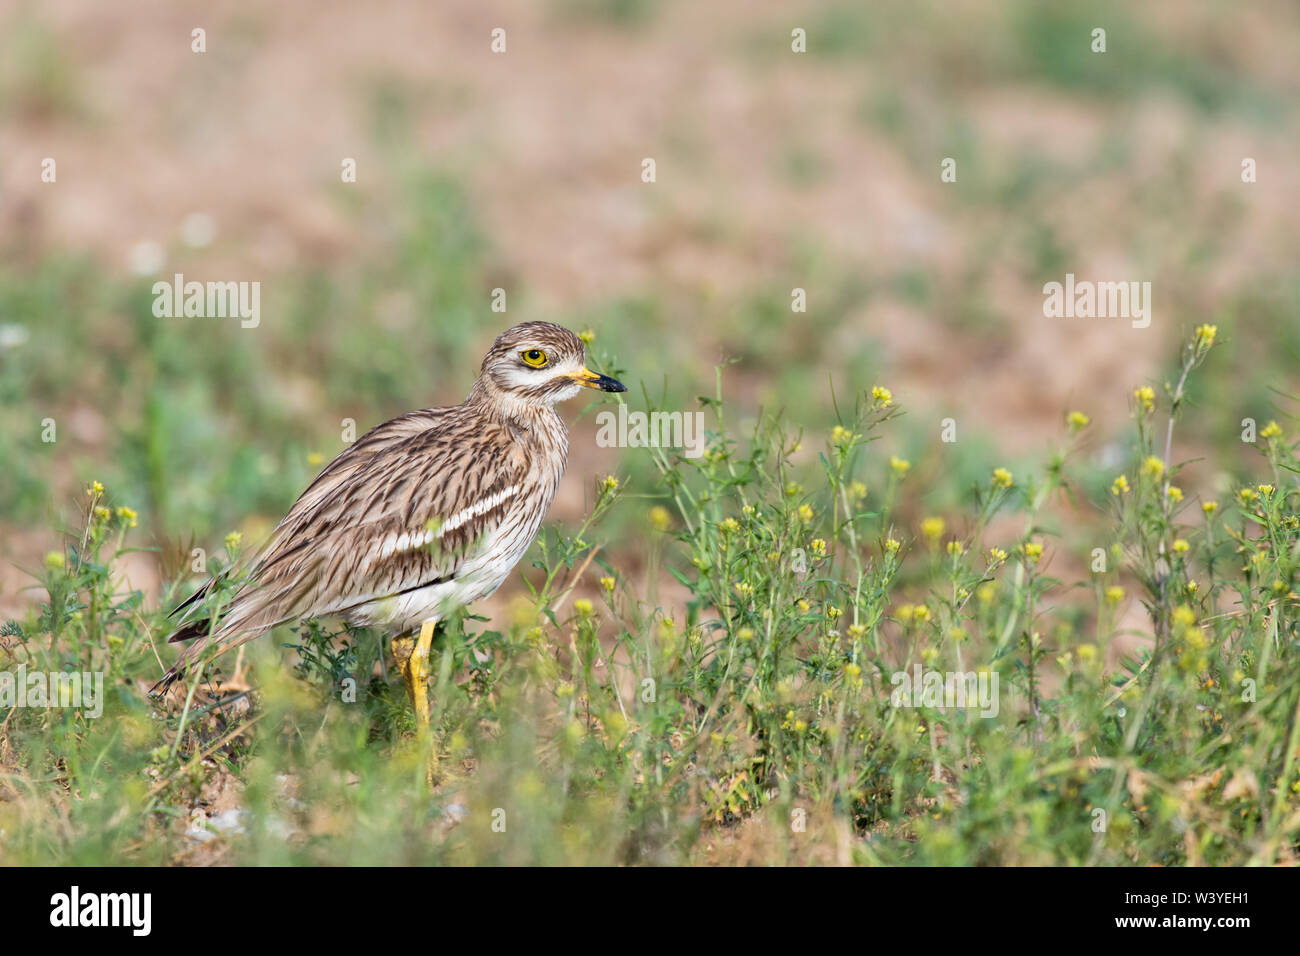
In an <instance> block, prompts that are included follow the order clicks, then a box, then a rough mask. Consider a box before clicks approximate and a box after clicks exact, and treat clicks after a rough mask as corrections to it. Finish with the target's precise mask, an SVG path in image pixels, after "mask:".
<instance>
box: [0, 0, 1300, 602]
mask: <svg viewBox="0 0 1300 956" xmlns="http://www.w3.org/2000/svg"><path fill="white" fill-rule="evenodd" d="M1097 27H1101V28H1104V29H1105V30H1106V44H1107V49H1106V52H1105V53H1104V54H1103V53H1094V52H1092V50H1091V46H1092V42H1093V41H1092V31H1093V29H1094V28H1097ZM196 28H201V29H202V30H204V31H205V37H204V39H205V44H206V51H205V52H202V53H196V52H193V51H192V43H193V42H194V41H193V38H192V31H193V30H195V29H196ZM495 28H501V29H504V30H505V40H506V52H504V53H494V52H492V49H491V39H492V36H491V34H492V31H493V30H494V29H495ZM796 28H799V29H802V30H804V31H806V37H807V40H806V43H807V52H806V53H795V52H793V51H792V49H791V43H792V30H795V29H796ZM1298 94H1300V9H1298V8H1297V7H1296V5H1295V4H1291V3H1283V2H1259V3H1253V4H1249V5H1242V4H1237V3H1232V2H1228V0H1147V2H1144V3H1142V4H1140V5H1137V4H1129V3H1119V2H1114V3H1111V2H1099V3H1089V4H1087V5H1086V6H1085V5H1082V4H1070V3H1043V2H1030V0H1012V2H1007V3H989V2H962V0H944V2H936V0H915V2H908V3H866V2H861V0H858V2H853V0H840V2H818V3H811V2H805V3H777V2H756V0H746V2H743V3H742V2H731V0H715V2H711V3H707V4H706V3H689V2H685V0H664V2H654V0H534V2H528V3H525V2H514V3H507V2H472V3H471V2H456V3H452V2H446V3H438V4H425V3H418V2H388V0H372V2H369V3H365V4H357V3H344V2H321V0H312V2H306V0H281V2H278V3H275V4H266V5H261V4H247V3H244V4H240V3H231V2H202V3H200V2H189V0H169V2H165V3H164V2H160V0H159V2H139V3H132V4H126V5H119V4H102V3H94V2H88V0H43V2H40V3H35V2H23V0H0V617H3V616H5V615H17V614H19V613H21V612H22V611H23V609H24V608H25V607H27V606H29V605H30V603H31V602H32V601H33V600H35V599H36V597H37V594H36V593H34V592H32V591H30V590H27V591H24V590H23V589H24V588H27V587H29V586H30V584H31V579H30V577H29V576H28V575H27V574H26V573H25V569H31V568H34V567H38V566H39V565H40V562H41V559H42V556H43V555H44V554H45V553H46V552H48V551H50V550H51V549H52V548H54V549H57V548H58V547H59V531H60V530H62V529H68V528H72V527H75V526H76V525H77V522H78V521H79V514H78V512H79V508H80V507H81V506H82V504H83V500H82V491H83V489H84V487H85V486H86V484H87V483H88V482H90V481H92V480H101V481H103V482H104V483H105V484H106V485H107V486H108V487H109V490H110V495H111V502H110V503H111V504H113V505H129V506H131V507H134V508H135V509H136V510H137V511H138V512H139V514H140V526H141V527H140V532H139V534H140V535H141V536H142V542H141V543H149V544H154V545H157V546H158V547H159V549H160V550H159V552H157V553H155V552H142V553H140V554H138V555H135V556H134V558H133V559H132V561H131V562H130V563H129V565H128V566H129V568H130V574H131V575H132V578H133V580H132V581H131V583H132V584H133V585H134V586H137V587H142V588H145V589H146V591H147V593H150V594H151V595H152V594H154V593H156V588H157V585H158V583H159V581H160V580H161V578H162V577H164V576H169V575H172V574H174V573H175V572H176V569H177V568H179V567H181V566H182V563H183V561H184V560H185V559H186V556H187V555H188V553H189V547H190V546H200V547H205V548H207V549H208V550H210V551H215V550H217V549H219V548H220V546H221V541H222V540H223V538H224V536H225V535H226V533H227V532H229V531H231V530H235V529H238V530H241V531H243V532H244V533H245V536H246V539H251V540H257V539H259V538H260V537H261V536H262V535H264V534H265V533H266V532H267V531H268V530H269V528H270V527H271V526H272V524H273V523H274V522H275V521H276V520H277V519H278V518H279V516H280V515H281V514H283V512H284V510H285V509H286V508H287V507H288V505H289V504H290V503H291V502H292V500H293V499H294V497H295V496H296V495H297V493H298V492H299V491H300V490H301V489H302V488H303V487H304V486H305V485H306V483H307V482H308V481H309V480H310V478H311V476H312V475H314V474H315V473H316V472H317V471H318V470H319V469H320V467H321V465H322V464H323V463H324V462H325V461H327V460H328V459H330V458H332V457H333V456H334V455H336V454H337V453H338V452H339V451H341V450H342V448H343V441H342V437H341V436H342V422H343V420H344V419H349V418H350V419H354V420H355V421H356V423H357V431H358V434H359V433H360V432H362V431H364V430H365V429H367V428H369V427H371V426H372V425H374V424H376V423H378V422H380V421H382V420H384V419H386V418H388V417H391V416H393V415H395V414H398V413H400V412H403V411H406V410H409V409H411V408H415V407H422V406H428V405H435V404H446V403H452V402H456V401H459V400H461V398H463V396H464V394H465V393H466V391H467V389H468V388H469V385H470V383H471V381H472V379H473V377H474V374H475V373H476V371H477V367H478V363H479V361H480V358H481V355H482V352H483V350H484V349H485V347H486V346H487V344H488V343H489V342H490V341H491V339H492V338H493V337H494V336H495V335H496V334H497V333H498V332H499V331H500V330H501V329H502V328H504V327H506V326H508V325H512V324H515V323H517V322H522V321H527V320H534V319H547V320H552V321H556V322H560V323H563V324H565V325H567V326H569V327H570V328H573V329H574V330H575V331H584V330H590V331H591V332H593V333H594V336H595V337H594V341H593V344H592V346H591V350H592V352H593V354H594V355H596V356H598V357H601V358H602V359H604V360H606V361H608V362H610V363H611V366H610V367H611V368H613V369H617V370H618V371H619V373H620V374H621V375H622V377H623V378H624V380H625V381H627V382H628V384H629V385H630V386H631V388H632V392H631V395H630V398H631V400H632V404H633V406H634V407H644V403H645V402H646V401H647V397H648V398H649V399H650V400H653V401H654V402H656V403H660V404H662V405H664V406H667V407H671V408H682V409H693V408H696V407H698V406H697V405H696V397H697V396H699V395H707V394H712V392H713V389H714V368H715V366H717V365H718V364H719V363H723V362H728V361H733V360H734V364H730V365H728V366H727V369H726V371H725V373H724V377H723V393H724V396H725V397H726V398H727V399H728V400H729V401H730V402H732V403H734V404H733V408H732V411H731V413H730V414H731V415H732V420H733V421H735V422H736V423H737V424H738V425H741V426H743V424H744V422H745V420H746V416H747V415H748V416H752V415H753V414H754V412H755V410H756V409H758V408H759V407H767V408H783V409H785V418H786V421H787V422H789V423H791V424H792V425H793V426H794V427H796V428H799V427H802V428H806V429H808V430H809V431H810V432H814V433H816V434H818V435H821V434H822V433H824V432H825V431H828V430H829V428H830V427H831V426H832V425H833V424H834V423H835V421H836V419H835V411H834V408H835V401H837V400H838V401H839V403H840V404H841V407H843V405H844V404H846V403H847V405H848V406H849V407H851V405H852V400H853V396H854V394H855V393H857V392H860V391H861V390H862V389H864V388H868V389H869V388H870V387H871V386H872V385H873V384H875V383H880V384H883V385H886V386H888V387H889V388H890V389H892V391H893V393H894V396H895V398H896V400H897V401H898V402H900V403H901V404H902V405H903V406H904V407H905V409H906V410H907V415H906V416H905V417H904V418H902V419H900V420H899V422H897V423H895V424H894V425H893V426H891V429H890V431H889V435H888V437H887V439H886V440H885V441H883V442H882V443H880V444H878V445H877V446H874V447H875V449H876V450H877V451H876V453H875V456H876V458H877V462H878V465H879V469H880V471H881V474H882V475H883V473H884V469H885V468H886V467H887V465H886V462H887V459H888V455H889V454H899V455H903V456H906V457H908V458H909V459H910V460H911V461H912V462H913V477H914V479H915V480H910V482H909V484H908V485H907V488H908V493H909V494H910V495H912V496H913V497H914V499H915V500H911V501H908V502H905V503H904V505H903V507H904V509H905V513H908V514H912V515H915V516H919V515H921V514H930V513H938V514H950V515H953V517H952V518H951V519H950V520H952V521H954V522H960V521H961V520H963V519H961V518H960V517H959V516H958V513H957V509H958V508H959V507H961V506H963V505H964V504H965V503H966V502H968V496H969V489H970V486H971V484H972V483H973V482H983V481H986V480H987V475H988V470H989V469H990V468H991V467H993V466H995V465H1005V466H1007V467H1010V468H1011V469H1012V470H1013V471H1015V472H1016V473H1017V474H1021V473H1023V472H1024V471H1025V470H1026V469H1028V468H1029V467H1030V464H1031V463H1037V462H1041V461H1042V460H1043V458H1044V457H1045V456H1046V454H1047V453H1048V451H1049V449H1050V447H1051V445H1052V443H1053V442H1054V441H1058V440H1059V438H1060V436H1061V435H1062V433H1063V418H1064V415H1065V414H1066V413H1067V412H1068V411H1069V410H1071V409H1076V408H1077V409H1080V410H1083V411H1085V412H1086V413H1087V414H1089V415H1090V416H1092V418H1093V421H1094V425H1093V428H1092V430H1091V431H1090V433H1089V434H1090V438H1089V439H1088V441H1087V442H1086V443H1085V452H1086V455H1087V456H1088V458H1087V459H1086V460H1082V461H1079V462H1076V463H1075V465H1076V468H1077V470H1078V471H1079V472H1080V473H1081V474H1082V475H1084V480H1086V481H1089V482H1092V483H1093V484H1094V485H1095V490H1099V491H1100V494H1099V495H1098V496H1097V497H1100V498H1102V499H1104V496H1105V488H1106V487H1107V486H1108V484H1109V481H1110V479H1111V477H1112V476H1113V473H1114V471H1115V469H1116V468H1117V467H1118V466H1119V465H1121V464H1123V462H1124V461H1125V458H1126V456H1127V455H1128V451H1127V448H1128V445H1127V439H1126V438H1125V429H1126V428H1128V427H1129V408H1128V402H1129V398H1130V396H1131V393H1132V389H1133V387H1135V386H1137V385H1141V384H1144V383H1149V382H1157V381H1159V380H1160V379H1161V378H1162V377H1163V376H1165V375H1166V374H1167V373H1168V370H1169V369H1170V368H1172V367H1173V361H1174V357H1175V351H1176V347H1177V342H1178V341H1179V340H1180V339H1182V338H1183V337H1185V336H1186V335H1187V333H1188V332H1189V331H1190V330H1191V329H1192V328H1193V327H1195V326H1196V325H1198V324H1200V323H1202V322H1211V323H1217V324H1218V326H1219V335H1220V340H1221V341H1222V342H1223V343H1224V346H1223V347H1222V348H1219V349H1216V352H1215V356H1214V362H1215V363H1216V364H1215V366H1214V367H1215V368H1216V369H1217V374H1213V375H1203V376H1201V378H1200V381H1198V382H1197V383H1196V385H1195V388H1196V391H1195V393H1194V395H1193V406H1194V408H1195V409H1196V413H1195V422H1196V423H1195V425H1194V427H1192V428H1190V429H1187V430H1184V431H1183V432H1182V433H1181V434H1180V451H1181V455H1180V456H1179V457H1183V458H1194V457H1197V456H1198V455H1202V454H1204V455H1210V454H1212V453H1214V452H1215V451H1227V452H1228V453H1229V455H1230V456H1231V457H1230V458H1229V459H1224V460H1228V461H1230V462H1240V467H1241V468H1242V469H1243V470H1245V471H1247V472H1248V471H1249V469H1250V468H1251V467H1253V465H1252V461H1253V459H1251V458H1249V457H1247V456H1243V455H1242V454H1241V453H1240V452H1241V448H1242V446H1241V444H1240V441H1239V431H1240V424H1239V423H1240V420H1241V418H1243V417H1245V416H1252V417H1255V418H1257V419H1258V420H1259V421H1260V422H1261V423H1262V422H1263V421H1266V420H1268V419H1269V418H1279V419H1282V418H1283V417H1284V416H1289V415H1292V414H1293V413H1294V406H1293V404H1292V402H1291V401H1290V399H1289V398H1288V397H1287V396H1288V395H1289V394H1294V393H1295V386H1296V381H1295V379H1296V375H1295V369H1296V367H1297V365H1296V360H1297V352H1298V350H1300V323H1298V322H1297V321H1296V318H1297V306H1298V305H1300V273H1298V271H1297V256H1296V251H1297V249H1298V248H1300V245H1298V244H1297V229H1298V226H1297V217H1296V210H1297V209H1300V166H1298V165H1297V164H1296V161H1295V156H1296V144H1297V135H1296V134H1297V104H1298V103H1300V96H1298ZM647 157H649V158H653V159H654V160H655V163H656V181H655V182H653V183H645V182H643V181H642V175H641V174H642V161H643V159H645V158H647ZM1247 157H1249V158H1252V159H1254V160H1255V163H1256V168H1257V171H1258V172H1257V176H1258V181H1257V182H1255V183H1250V184H1248V183H1243V182H1242V162H1243V159H1245V158H1247ZM46 158H52V159H54V160H55V162H56V170H57V172H56V176H57V178H56V181H55V182H43V181H42V168H43V167H42V163H43V161H44V160H45V159H46ZM945 158H952V159H954V160H955V161H956V173H957V178H956V181H955V182H950V183H945V182H942V181H941V177H940V172H941V163H942V162H943V161H944V159H945ZM345 159H354V160H355V162H356V182H355V183H347V182H343V181H342V177H341V175H340V173H341V168H342V163H343V162H344V160H345ZM177 272H180V273H184V275H185V276H186V278H187V279H188V280H198V281H209V280H213V281H258V282H260V283H261V313H262V314H261V322H260V325H259V326H258V327H257V328H255V329H244V328H241V327H240V324H239V322H238V321H237V320H233V319H197V318H190V319H167V318H162V319H160V318H156V317H154V315H153V313H152V305H153V297H152V294H151V292H150V286H151V285H152V283H153V282H154V281H155V280H157V279H167V280H170V278H171V277H172V276H173V274H175V273H177ZM1067 272H1072V273H1075V274H1076V275H1077V276H1078V277H1079V278H1080V279H1092V280H1102V281H1149V282H1151V283H1152V286H1153V303H1152V306H1153V316H1154V320H1153V322H1152V323H1151V326H1150V327H1149V328H1146V329H1134V328H1132V327H1131V326H1130V323H1129V322H1128V321H1126V320H1122V319H1048V318H1045V317H1044V315H1043V294H1042V286H1043V284H1044V283H1045V282H1048V281H1062V280H1063V278H1064V275H1065V274H1066V273H1067ZM495 288H503V289H505V290H506V292H507V297H508V298H507V302H508V311H507V312H506V313H505V314H504V315H503V314H500V313H494V312H493V311H492V309H491V301H492V290H493V289H495ZM794 288H802V289H804V290H806V294H807V302H808V306H807V312H806V313H800V314H796V313H792V312H791V309H790V303H791V290H792V289H794ZM568 414H569V417H570V418H571V419H576V421H575V424H574V430H575V433H574V437H573V451H572V453H571V456H570V465H569V471H568V474H567V475H566V477H565V480H564V484H563V486H562V489H561V492H560V495H559V497H558V498H557V501H556V503H555V506H554V508H553V511H552V516H553V517H554V518H556V519H558V520H560V521H565V522H572V521H575V520H576V519H578V518H579V517H580V516H581V515H582V514H583V512H584V510H585V509H586V508H587V506H588V505H589V503H590V500H591V497H592V492H591V487H592V481H591V479H592V478H593V477H594V476H598V475H603V474H605V473H608V472H617V473H619V474H620V475H623V476H625V480H626V481H627V482H628V485H627V487H628V489H629V490H630V492H631V493H632V494H633V495H634V498H633V500H634V501H635V500H636V497H635V496H639V497H643V498H644V499H645V501H644V503H645V505H646V507H647V508H648V507H649V506H650V505H651V504H653V502H654V499H655V496H656V495H657V494H658V492H659V489H657V488H656V486H655V484H654V480H653V470H652V469H651V468H650V465H649V463H648V461H647V460H646V457H645V456H644V455H643V454H640V455H639V454H638V453H637V452H636V451H635V450H632V451H625V452H619V451H618V450H617V449H601V448H597V447H596V446H595V443H594V440H593V436H594V427H593V423H592V417H593V416H592V414H591V410H590V409H589V410H588V411H587V412H586V413H583V412H582V409H581V403H576V404H575V405H574V407H572V408H571V409H570V410H569V412H568ZM944 418H953V419H955V420H956V422H957V426H958V439H959V440H958V442H957V443H956V444H955V445H941V444H940V442H939V431H940V422H941V420H942V419H944ZM47 419H52V420H53V421H54V423H55V426H56V429H57V431H56V435H57V438H56V440H55V441H53V442H47V441H42V435H43V431H44V430H45V422H46V420H47ZM810 444H812V443H810ZM818 444H819V443H818ZM815 454H816V452H815V450H810V451H809V452H808V455H809V459H808V460H809V462H810V463H814V462H815ZM1215 457H1216V459H1221V458H1222V456H1219V455H1216V456H1215ZM1219 467H1224V466H1223V465H1220V466H1219ZM1225 480H1226V476H1224V475H1219V474H1216V473H1214V472H1212V471H1210V470H1209V469H1208V466H1204V467H1201V468H1200V470H1197V466H1193V468H1192V469H1191V470H1189V472H1188V477H1186V478H1185V479H1184V484H1185V485H1187V486H1189V488H1190V489H1192V490H1196V489H1197V487H1198V485H1199V486H1200V487H1202V488H1210V489H1213V488H1214V487H1215V486H1217V485H1218V484H1221V483H1223V482H1224V481H1225ZM1094 500H1096V498H1094ZM644 515H645V509H641V508H638V507H634V506H633V507H623V508H620V509H616V511H615V512H614V513H613V514H612V515H611V517H610V525H609V527H610V537H611V539H612V540H615V541H622V542H623V545H622V547H623V548H624V549H625V551H626V554H625V555H624V559H625V560H624V564H625V565H626V564H628V563H631V564H632V565H634V564H635V560H636V557H635V555H636V546H637V545H636V542H637V540H638V535H639V534H641V533H643V527H644V525H645V517H644ZM1099 517H1100V516H1098V515H1095V514H1093V513H1092V512H1091V511H1089V510H1088V507H1087V506H1080V508H1079V509H1078V511H1077V512H1076V513H1074V514H1071V515H1068V516H1066V519H1065V520H1064V521H1063V524H1064V525H1081V524H1082V525H1086V524H1087V523H1088V522H1089V521H1091V520H1092V519H1093V518H1099ZM1083 553H1084V554H1086V550H1085V551H1084V552H1083ZM1062 560H1068V559H1067V558H1063V559H1062ZM516 586H517V585H516V584H512V587H516ZM508 600H509V589H507V590H506V591H504V592H503V594H502V595H500V596H499V597H498V599H496V600H495V601H494V602H493V604H492V605H491V606H489V607H488V608H487V611H488V612H489V613H499V612H500V608H501V607H502V606H504V603H503V602H508Z"/></svg>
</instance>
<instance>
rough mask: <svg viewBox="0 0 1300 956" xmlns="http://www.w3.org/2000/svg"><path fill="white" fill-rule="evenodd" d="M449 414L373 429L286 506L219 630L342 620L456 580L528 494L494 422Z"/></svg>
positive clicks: (415, 416) (522, 459)
mask: <svg viewBox="0 0 1300 956" xmlns="http://www.w3.org/2000/svg"><path fill="white" fill-rule="evenodd" d="M447 411H451V410H444V409H437V410H434V411H425V412H413V413H411V414H410V415H404V416H402V417H401V418H397V419H394V420H393V421H391V422H388V423H386V424H385V425H382V426H380V427H379V428H377V429H374V430H373V431H371V432H370V433H368V434H367V435H365V436H363V438H361V439H359V440H358V441H357V442H356V443H355V444H354V445H353V446H352V447H351V448H349V449H348V450H347V451H346V452H344V453H343V454H342V455H340V456H339V457H338V458H336V459H335V460H334V461H333V462H331V463H330V464H329V466H327V467H326V468H325V470H324V471H322V472H321V474H320V475H319V476H318V477H317V479H316V480H315V481H314V482H313V483H312V484H311V486H310V487H309V488H308V489H307V490H306V491H305V492H303V494H302V496H301V497H300V498H299V499H298V501H297V502H296V503H295V504H294V506H293V508H292V509H290V511H289V513H288V514H287V515H286V516H285V518H284V520H283V521H281V522H280V525H279V526H278V527H277V528H276V531H275V533H274V534H273V535H272V538H271V541H270V542H269V543H268V545H267V547H266V548H265V550H263V552H262V553H261V555H260V556H259V557H258V559H257V560H256V562H255V564H254V565H253V568H252V571H251V573H250V578H249V581H248V582H247V584H246V585H245V586H244V587H243V588H242V589H241V590H240V592H239V593H238V594H237V595H236V596H235V598H234V600H233V602H232V603H231V606H230V609H229V614H228V616H227V617H226V619H225V620H224V621H223V622H222V630H223V631H227V632H229V631H233V630H245V629H261V628H265V627H269V626H272V625H274V624H277V623H280V622H282V621H289V620H294V619H297V618H303V617H313V616H319V615H325V614H331V613H337V612H339V611H342V610H345V609H347V608H349V607H352V606H355V605H359V604H364V603H366V602H368V601H372V600H378V599H382V598H384V597H388V596H391V595H395V594H400V593H403V592H405V591H410V590H413V589H415V588H417V587H423V586H426V585H427V584H431V583H435V582H437V581H439V580H448V579H451V578H453V577H454V576H455V574H456V571H457V569H458V568H459V567H460V565H461V564H462V563H463V562H464V561H465V559H466V558H467V557H468V556H470V555H473V554H474V553H475V549H476V547H477V546H478V544H479V542H481V541H482V540H483V538H484V537H485V536H487V535H488V534H489V533H490V532H491V531H492V530H493V529H494V528H496V526H497V525H498V524H499V523H500V521H501V519H502V518H503V517H504V516H505V515H506V514H507V513H508V512H509V509H510V507H511V506H512V505H513V504H514V503H515V500H516V496H518V495H519V494H521V492H522V490H523V485H524V479H525V476H526V474H527V467H528V466H527V459H526V456H525V454H524V453H523V452H522V450H521V449H520V447H519V445H518V444H517V443H515V442H513V441H512V440H511V439H510V435H509V433H508V432H506V431H505V430H504V429H502V428H500V427H498V426H488V427H487V428H484V427H483V426H482V424H481V423H479V424H477V425H475V426H472V427H471V425H470V423H468V422H462V421H460V420H458V419H457V418H456V417H455V416H452V415H447V414H437V413H445V412H447Z"/></svg>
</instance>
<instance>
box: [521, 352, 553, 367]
mask: <svg viewBox="0 0 1300 956" xmlns="http://www.w3.org/2000/svg"><path fill="white" fill-rule="evenodd" d="M519 357H520V358H521V359H523V360H524V364H525V365H530V366H532V367H533V368H541V367H543V366H544V365H545V364H546V363H547V361H549V360H548V359H547V358H546V353H545V352H543V351H542V350H541V349H524V350H523V351H522V352H520V353H519Z"/></svg>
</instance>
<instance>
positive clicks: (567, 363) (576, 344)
mask: <svg viewBox="0 0 1300 956" xmlns="http://www.w3.org/2000/svg"><path fill="white" fill-rule="evenodd" d="M586 354H587V350H586V347H585V346H584V345H583V344H582V339H580V338H578V337H577V336H576V335H574V334H573V333H572V332H570V331H569V330H568V329H566V328H564V327H563V326H559V325H554V324H552V323H550V322H525V323H524V324H523V325H516V326H515V327H514V328H512V329H507V330H506V331H504V332H502V333H501V334H500V335H498V336H497V339H496V341H495V342H493V343H492V347H491V348H490V349H488V353H487V355H485V356H484V357H483V368H482V370H481V371H480V372H479V379H478V382H477V383H475V386H474V387H475V393H476V394H478V395H480V396H481V397H482V398H486V399H488V400H490V401H494V402H496V403H497V404H505V405H514V404H516V403H522V404H524V405H527V406H545V407H550V406H553V405H555V403H556V402H562V401H564V400H565V399H569V398H573V396H575V395H577V394H578V393H579V392H581V391H582V390H583V389H584V388H592V389H597V390H599V391H603V392H626V391H627V386H625V385H624V384H623V383H622V382H620V381H618V379H614V378H610V377H609V376H608V375H601V374H599V373H597V372H593V371H591V370H590V369H589V368H587V366H586Z"/></svg>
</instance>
